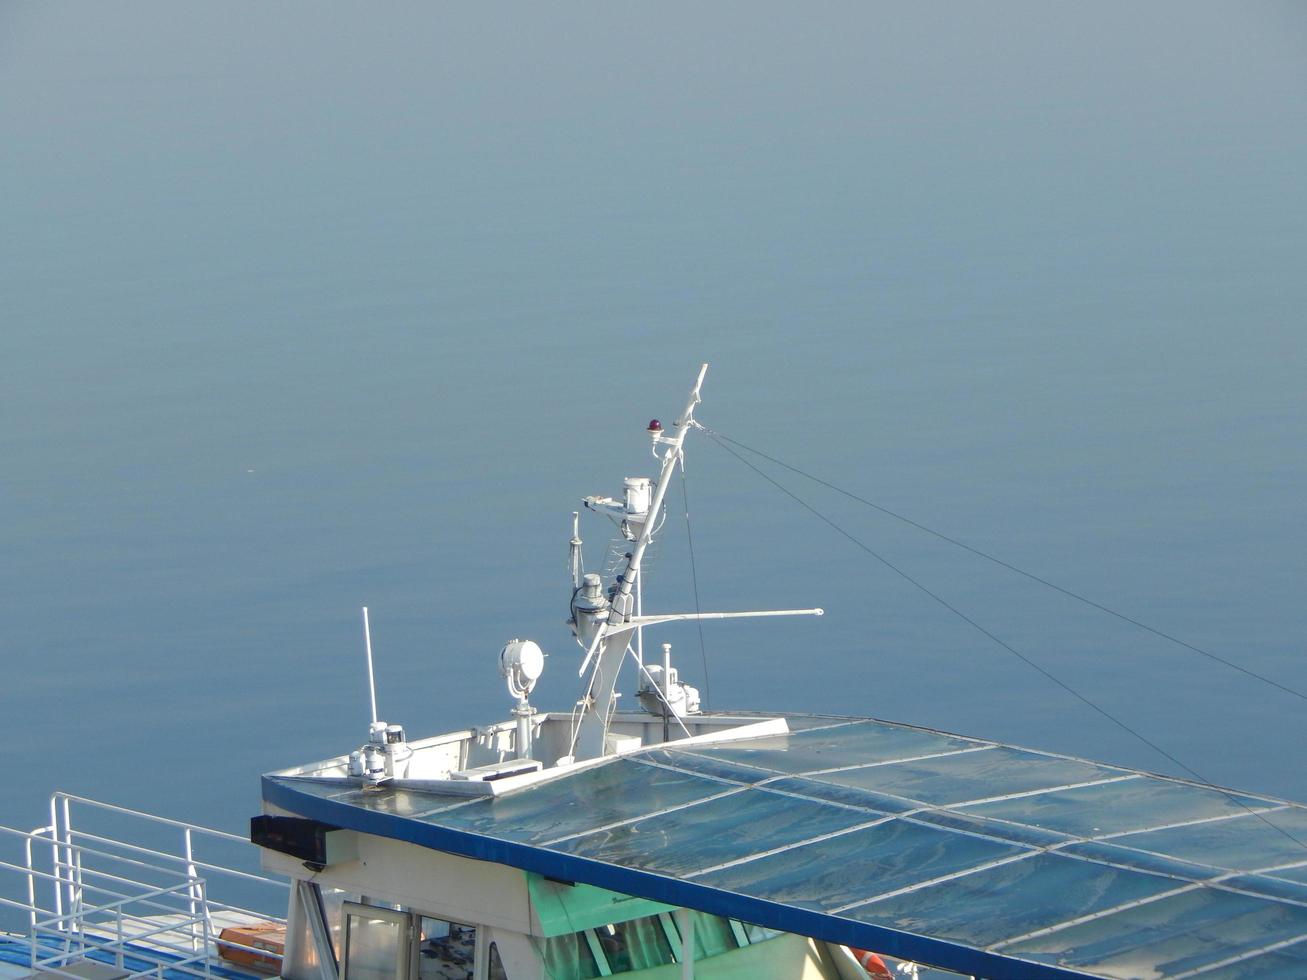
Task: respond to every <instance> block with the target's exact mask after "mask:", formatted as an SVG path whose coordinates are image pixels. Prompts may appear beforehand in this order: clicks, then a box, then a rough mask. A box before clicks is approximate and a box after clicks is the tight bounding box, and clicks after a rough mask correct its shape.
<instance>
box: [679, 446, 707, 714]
mask: <svg viewBox="0 0 1307 980" xmlns="http://www.w3.org/2000/svg"><path fill="white" fill-rule="evenodd" d="M686 487H687V483H686V480H685V461H684V460H682V461H681V499H682V500H683V501H685V540H686V541H687V542H688V543H689V545H690V582H691V583H692V584H693V585H694V612H695V615H696V616H698V615H701V614H702V613H703V610H702V609H701V608H700V607H699V572H698V569H696V568H695V564H694V535H693V534H692V533H691V532H690V491H689V490H688V489H686ZM694 624H695V625H696V626H697V627H699V659H700V660H701V661H702V662H703V706H704V708H707V707H708V706H709V705H710V704H712V684H711V683H710V682H709V680H708V650H707V647H705V646H704V642H703V620H702V619H696V620H695V621H694Z"/></svg>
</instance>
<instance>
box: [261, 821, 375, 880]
mask: <svg viewBox="0 0 1307 980" xmlns="http://www.w3.org/2000/svg"><path fill="white" fill-rule="evenodd" d="M250 841H251V842H252V843H254V844H257V845H258V846H259V847H266V848H267V849H268V850H270V851H277V852H278V853H281V854H289V855H290V856H291V857H294V858H299V859H300V860H301V861H303V862H304V863H305V864H308V865H313V866H315V867H317V868H319V869H321V868H325V867H327V865H330V864H341V863H343V862H345V861H353V860H354V859H356V858H357V857H358V847H357V846H356V840H355V836H354V832H353V831H350V830H341V829H340V828H339V827H333V826H331V825H330V824H325V823H322V822H321V821H318V820H309V819H307V818H305V817H274V816H270V815H268V814H261V815H259V816H257V817H251V818H250Z"/></svg>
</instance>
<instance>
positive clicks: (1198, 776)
mask: <svg viewBox="0 0 1307 980" xmlns="http://www.w3.org/2000/svg"><path fill="white" fill-rule="evenodd" d="M704 432H705V433H707V434H708V436H709V437H710V438H712V440H713V441H714V442H716V443H717V444H718V445H719V446H721V447H722V449H724V450H726V452H728V453H730V454H731V455H732V456H734V457H735V458H736V459H738V460H739V461H740V462H741V463H743V464H744V465H745V466H747V467H748V468H749V469H751V470H753V472H755V473H757V474H758V475H759V476H760V477H762V478H763V479H764V480H766V481H767V482H768V483H770V484H771V485H772V486H774V487H775V488H776V489H777V490H779V491H781V493H783V494H785V495H786V496H787V497H789V498H790V499H791V500H793V501H794V502H795V503H797V504H798V505H799V506H801V507H802V508H803V509H804V510H806V511H808V512H809V513H810V514H812V515H813V516H814V517H816V518H817V519H818V520H820V521H822V522H823V523H824V524H826V525H827V526H829V527H830V528H831V529H832V530H834V531H836V532H837V533H838V534H840V535H841V536H843V537H845V538H847V539H848V540H849V541H851V542H852V543H853V544H855V545H856V546H857V547H859V548H861V549H862V550H863V551H865V552H866V553H867V554H869V555H870V556H871V557H873V558H875V559H876V560H877V561H878V562H880V563H881V564H882V565H884V566H885V567H886V568H888V569H889V570H890V571H892V572H894V574H896V575H898V576H899V577H900V578H902V579H903V580H904V581H906V582H908V583H909V584H911V585H912V586H914V587H915V588H917V589H919V590H920V591H922V592H924V593H925V594H926V595H927V596H929V597H930V598H932V599H934V600H935V601H936V602H937V603H939V604H940V605H941V606H943V607H944V608H945V609H947V610H948V611H949V612H951V613H953V615H955V616H957V617H958V618H959V619H961V620H962V621H963V622H964V623H967V624H968V625H970V626H971V627H972V628H974V629H975V630H977V631H978V632H980V633H982V634H984V635H985V636H987V637H988V638H989V639H990V640H992V641H993V642H994V643H996V644H997V645H998V646H1000V647H1002V648H1003V649H1004V650H1006V651H1007V652H1008V653H1010V654H1012V655H1013V656H1014V657H1016V658H1017V659H1018V660H1020V661H1022V662H1023V663H1024V664H1026V665H1027V666H1029V667H1031V668H1033V669H1034V670H1036V671H1038V672H1039V673H1041V674H1043V675H1044V677H1046V678H1048V679H1049V680H1050V681H1052V682H1053V683H1054V684H1056V685H1057V686H1058V687H1060V688H1062V690H1064V691H1066V692H1067V693H1068V694H1070V695H1071V696H1072V697H1074V698H1076V700H1078V701H1080V702H1082V703H1083V704H1085V705H1087V706H1088V707H1090V708H1091V709H1093V710H1094V711H1095V712H1097V713H1098V714H1100V715H1102V716H1103V717H1104V718H1106V719H1107V720H1108V721H1110V722H1112V724H1114V725H1116V726H1117V727H1118V728H1120V729H1121V730H1122V731H1124V732H1126V733H1127V734H1129V735H1131V736H1133V737H1134V738H1135V739H1137V740H1138V741H1140V742H1142V743H1143V744H1144V745H1147V746H1148V747H1149V748H1150V749H1152V750H1153V751H1154V752H1156V753H1157V754H1158V755H1160V756H1162V757H1163V758H1166V759H1168V760H1170V761H1171V762H1172V763H1173V764H1175V765H1176V766H1178V767H1179V768H1181V769H1183V770H1184V771H1185V772H1187V773H1189V775H1190V776H1192V777H1193V778H1194V779H1195V780H1196V781H1197V782H1198V783H1200V784H1202V785H1203V786H1205V787H1206V788H1208V789H1211V790H1214V791H1216V792H1217V793H1220V794H1221V795H1222V796H1224V797H1225V798H1226V799H1228V800H1229V801H1230V802H1231V803H1233V804H1235V805H1236V806H1238V807H1239V808H1241V809H1242V810H1244V811H1246V812H1247V813H1248V814H1249V815H1250V816H1253V817H1256V818H1257V819H1258V820H1260V821H1261V822H1262V823H1264V824H1266V826H1268V827H1270V828H1271V829H1272V830H1275V831H1277V832H1279V833H1280V834H1282V835H1283V836H1285V837H1286V838H1288V839H1289V840H1291V841H1293V842H1294V843H1295V844H1297V845H1298V846H1299V847H1301V848H1303V849H1304V850H1307V841H1304V840H1302V839H1300V838H1298V837H1296V836H1294V835H1293V834H1292V833H1290V832H1289V831H1288V830H1286V829H1285V828H1283V827H1281V826H1279V825H1278V824H1275V823H1272V822H1271V821H1270V820H1268V819H1266V817H1265V816H1263V815H1262V814H1260V813H1258V812H1257V811H1256V810H1254V809H1253V808H1252V807H1250V806H1248V805H1247V804H1246V803H1244V802H1243V801H1242V800H1240V799H1239V798H1238V796H1237V795H1235V793H1234V792H1233V791H1232V790H1228V789H1225V788H1224V787H1222V786H1218V785H1216V784H1215V783H1213V782H1212V781H1211V780H1210V779H1207V778H1206V777H1205V776H1203V775H1202V774H1201V773H1199V772H1197V771H1196V770H1194V769H1192V768H1190V767H1189V766H1187V765H1185V763H1183V762H1181V761H1180V760H1179V759H1177V758H1176V757H1175V756H1174V755H1172V754H1171V753H1170V752H1168V751H1167V750H1166V749H1164V748H1162V747H1161V746H1160V745H1158V744H1157V743H1156V742H1154V741H1153V740H1152V739H1150V738H1148V737H1147V736H1146V735H1144V734H1143V733H1141V732H1138V731H1136V730H1135V729H1134V728H1131V727H1130V726H1129V725H1127V724H1126V723H1125V722H1124V721H1122V720H1121V719H1120V718H1118V717H1116V715H1114V714H1112V713H1111V712H1110V711H1108V710H1107V709H1106V708H1102V707H1100V706H1099V705H1097V704H1095V703H1094V702H1093V701H1091V700H1090V699H1089V698H1088V697H1086V696H1085V695H1083V694H1081V693H1080V692H1079V691H1077V690H1076V689H1075V688H1073V687H1072V686H1071V685H1070V684H1067V683H1066V682H1065V681H1063V680H1062V679H1061V678H1059V677H1057V676H1056V675H1055V674H1053V673H1052V672H1050V671H1049V670H1047V669H1046V668H1044V667H1042V666H1040V665H1039V664H1037V663H1036V662H1035V661H1033V660H1031V659H1030V658H1029V657H1027V656H1026V655H1025V654H1023V653H1021V652H1020V651H1019V650H1017V649H1016V648H1015V647H1013V646H1011V645H1010V644H1008V643H1007V642H1005V641H1004V640H1002V639H1000V638H999V637H998V636H996V635H995V634H993V633H991V632H990V631H989V630H987V629H986V628H985V627H983V626H981V625H980V624H979V623H978V622H976V621H975V620H974V619H972V618H971V617H970V616H968V615H967V614H966V613H964V612H963V611H962V610H960V609H958V608H957V607H956V606H954V605H952V604H951V603H949V602H948V601H947V600H946V599H944V597H943V596H941V595H939V594H938V593H936V592H933V591H931V589H929V588H928V587H927V586H925V585H924V584H922V583H921V582H918V581H917V580H916V579H915V578H913V577H912V576H911V575H909V574H908V573H907V572H905V571H904V570H903V569H901V568H899V567H898V566H897V565H895V564H894V563H893V562H891V561H890V560H889V559H887V558H885V557H884V556H882V555H881V554H879V553H878V552H876V551H874V550H873V549H872V548H871V547H869V546H868V545H867V544H866V543H864V542H863V541H861V540H859V539H858V538H856V537H854V536H853V535H852V534H850V533H849V532H848V531H846V530H845V529H844V528H842V527H841V526H840V525H838V524H836V523H835V522H834V521H833V520H831V519H830V518H829V517H827V516H826V515H825V514H823V513H822V512H821V511H819V510H817V508H815V507H813V506H812V505H811V504H810V503H808V502H807V501H806V500H804V499H803V498H802V497H800V496H799V495H798V494H796V493H794V492H793V491H792V490H790V489H789V487H787V486H785V485H784V484H783V483H780V482H779V481H777V480H775V479H774V478H773V477H771V476H770V475H769V474H768V473H766V472H764V471H763V470H761V469H759V468H758V467H757V466H755V465H754V464H753V463H751V462H749V460H747V459H745V458H744V457H743V456H741V455H740V454H739V453H737V452H736V451H735V450H734V449H732V448H731V447H730V446H728V445H726V444H725V443H724V442H722V441H721V440H719V439H718V438H717V437H716V435H715V434H714V433H713V432H712V431H711V430H709V429H707V428H705V429H704Z"/></svg>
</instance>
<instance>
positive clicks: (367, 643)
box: [363, 606, 377, 725]
mask: <svg viewBox="0 0 1307 980" xmlns="http://www.w3.org/2000/svg"><path fill="white" fill-rule="evenodd" d="M363 646H364V648H365V649H366V650H367V652H368V701H369V702H370V703H371V706H372V724H374V725H375V724H376V723H377V682H376V680H375V679H374V678H373V676H372V628H371V627H370V626H369V625H368V607H367V606H364V607H363Z"/></svg>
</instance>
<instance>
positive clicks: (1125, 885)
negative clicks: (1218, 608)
mask: <svg viewBox="0 0 1307 980" xmlns="http://www.w3.org/2000/svg"><path fill="white" fill-rule="evenodd" d="M796 721H798V722H799V723H798V724H796V725H794V726H793V728H794V729H796V730H793V731H792V732H791V734H789V735H786V736H768V737H764V738H755V739H746V740H741V741H738V742H730V743H718V744H692V745H685V746H683V747H677V745H676V744H675V743H672V744H671V745H669V746H666V747H658V748H652V749H648V750H644V751H641V752H637V753H634V754H631V755H627V756H623V757H620V758H616V759H613V760H611V761H609V762H606V763H604V764H601V765H597V766H590V767H585V768H581V769H578V770H577V771H575V772H570V773H565V774H561V775H560V776H559V777H558V778H556V779H553V780H550V781H546V782H543V783H540V784H537V785H535V786H532V787H529V788H525V789H522V790H519V791H516V792H512V793H508V794H505V795H503V796H500V797H498V798H477V799H472V800H468V799H460V798H457V797H452V796H450V797H442V796H440V795H437V794H433V793H424V792H419V791H409V790H394V789H391V790H387V791H383V792H379V793H366V794H364V793H360V792H358V791H356V790H353V789H348V788H345V787H342V786H339V785H336V786H332V785H331V784H330V783H328V782H324V781H314V780H306V779H297V778H295V777H290V776H285V777H279V776H272V777H268V781H267V784H266V785H267V788H266V789H265V794H269V793H270V794H272V795H270V796H269V799H270V800H273V801H274V802H277V803H278V804H279V805H282V806H286V807H287V808H288V809H291V810H293V811H294V812H302V813H305V814H306V815H310V816H317V817H318V818H319V819H325V820H328V822H335V823H337V824H338V825H343V826H358V827H359V828H360V829H365V830H368V831H370V832H373V833H383V834H388V835H390V836H395V837H399V838H401V839H409V840H418V841H425V840H429V837H424V836H423V835H422V834H421V833H418V832H417V830H416V829H415V828H417V829H420V828H428V829H431V830H433V831H435V830H438V831H439V832H440V833H441V834H443V835H444V836H442V837H441V838H440V843H439V844H438V845H437V846H441V847H446V846H448V847H449V849H451V850H454V851H455V852H456V853H468V854H474V851H473V850H472V849H464V850H459V848H460V847H462V844H461V843H460V841H463V840H464V839H465V840H467V841H476V842H482V843H484V842H490V843H491V844H494V843H495V842H502V843H503V845H504V846H507V845H524V846H526V847H528V848H531V852H530V853H531V854H533V855H538V856H541V859H542V860H543V859H544V858H548V859H549V860H557V861H558V862H559V864H558V867H559V870H560V874H561V875H562V876H563V877H566V878H567V879H568V880H575V881H581V882H587V881H588V883H590V884H598V885H606V886H607V885H611V883H612V880H613V879H612V878H611V877H608V878H605V869H609V870H610V871H611V870H612V869H623V870H624V871H630V872H638V875H636V876H635V877H628V878H625V879H622V881H623V882H624V883H625V887H626V888H627V889H628V890H630V891H631V894H639V895H642V896H643V897H646V898H654V899H657V900H659V901H668V902H677V903H678V904H685V905H691V906H693V905H694V904H695V902H704V901H707V899H706V898H705V895H718V896H721V901H722V902H726V901H728V900H729V901H737V902H741V903H744V904H742V905H741V906H740V908H741V914H740V917H744V918H748V916H747V915H745V914H744V912H745V911H749V912H752V913H755V914H756V915H758V916H760V917H761V916H763V915H764V913H765V914H766V915H773V911H774V910H779V911H775V912H774V916H773V917H774V918H775V921H773V922H768V923H766V924H769V925H776V926H777V927H779V928H784V924H783V922H782V921H781V919H780V918H778V917H780V916H782V914H783V913H785V910H793V915H794V916H795V921H796V923H798V924H799V925H802V926H803V928H802V929H800V928H798V925H796V928H795V931H806V932H807V934H810V935H811V934H820V933H822V932H823V931H825V932H827V933H829V934H830V935H832V936H833V935H836V934H839V935H845V936H847V935H852V934H853V933H849V932H848V929H850V928H867V927H874V928H875V929H876V930H882V931H877V932H875V933H874V935H876V936H879V937H882V938H883V937H884V936H886V935H887V933H886V932H884V931H883V930H890V931H892V932H893V934H894V935H895V936H901V937H902V945H901V946H900V947H899V949H900V950H911V949H913V948H914V947H913V944H914V943H915V944H924V945H920V947H919V948H920V949H921V950H922V951H923V952H924V953H926V954H929V955H921V956H920V957H919V958H920V959H922V960H923V961H926V962H935V963H937V964H939V965H943V966H950V965H952V966H954V967H961V966H964V965H965V963H966V961H965V958H964V956H963V954H964V953H966V951H972V955H978V954H982V953H983V954H986V955H990V956H994V955H996V956H1000V957H1005V958H1007V959H1006V961H1007V962H1009V963H1011V964H1012V970H1011V972H1010V973H1009V974H1007V975H1011V976H1029V975H1032V971H1033V972H1034V973H1038V969H1037V968H1036V967H1037V965H1042V966H1046V967H1048V968H1050V969H1051V970H1052V971H1053V972H1048V973H1045V974H1043V975H1048V976H1052V975H1060V976H1097V977H1120V978H1125V977H1150V978H1183V977H1190V976H1194V977H1204V978H1214V980H1221V978H1233V977H1236V976H1237V977H1239V978H1240V980H1247V978H1250V977H1251V978H1257V977H1272V976H1276V977H1283V976H1307V807H1303V806H1299V805H1297V804H1287V803H1284V802H1282V801H1279V800H1272V799H1267V798H1263V797H1258V796H1254V795H1248V794H1235V793H1230V792H1225V791H1222V790H1219V789H1216V788H1212V787H1206V786H1200V785H1195V784H1193V783H1186V782H1182V781H1179V780H1173V779H1167V778H1163V777H1159V776H1153V775H1148V774H1145V773H1139V772H1134V771H1131V770H1127V769H1121V768H1117V767H1112V766H1105V765H1099V764H1095V763H1090V762H1085V761H1083V760H1079V759H1071V758H1066V757H1063V756H1057V755H1051V754H1047V753H1041V752H1032V751H1028V750H1023V749H1017V748H1013V747H1010V746H1003V745H998V744H995V743H992V742H984V741H979V740H976V739H967V738H960V737H956V736H952V735H946V734H942V733H938V732H932V731H926V730H923V729H918V728H911V727H908V726H901V725H894V724H890V723H886V722H879V721H837V720H833V719H825V718H809V719H806V720H802V721H800V720H797V719H796ZM315 801H319V802H320V803H329V804H333V806H331V807H328V808H326V809H324V808H322V807H321V806H318V805H317V803H315ZM334 804H344V805H345V806H343V807H341V806H334ZM356 813H357V814H360V816H358V817H357V818H356V817H355V816H353V815H354V814H356ZM362 814H368V815H385V816H386V818H387V820H386V821H380V822H379V821H377V820H374V819H371V817H369V818H368V819H364V817H363V816H362ZM352 821H357V822H352ZM496 846H498V845H496ZM469 847H470V845H469ZM500 853H501V852H499V851H496V852H495V855H496V856H494V857H492V858H491V859H493V860H507V861H509V862H510V863H512V861H513V860H514V858H512V857H511V856H509V857H501V856H498V855H499V854H500ZM503 853H504V854H507V853H508V852H507V851H504V852H503ZM514 853H517V852H514ZM474 856H481V855H480V854H474ZM537 863H539V862H537ZM537 870H538V869H537ZM563 872H566V874H562V873H563ZM588 875H589V876H592V877H593V880H589V879H588V878H587V876H588ZM642 889H643V890H642ZM678 899H679V902H678V901H677V900H678ZM718 904H719V905H720V904H721V903H720V902H719V903H718ZM841 930H844V931H841ZM923 937H924V938H923ZM932 940H938V941H941V942H939V943H935V944H934V945H930V941H932ZM955 950H956V951H959V952H957V954H956V956H955V955H954V952H953V951H955ZM950 957H953V959H952V960H950V961H949V962H943V960H949V958H950ZM977 962H979V961H977ZM996 962H999V961H996V960H994V959H992V958H991V959H989V960H985V961H984V963H985V965H987V966H989V967H993V966H994V964H995V963H996ZM1057 971H1063V972H1060V973H1058V972H1057ZM991 974H992V975H999V974H1000V971H998V970H991Z"/></svg>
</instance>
